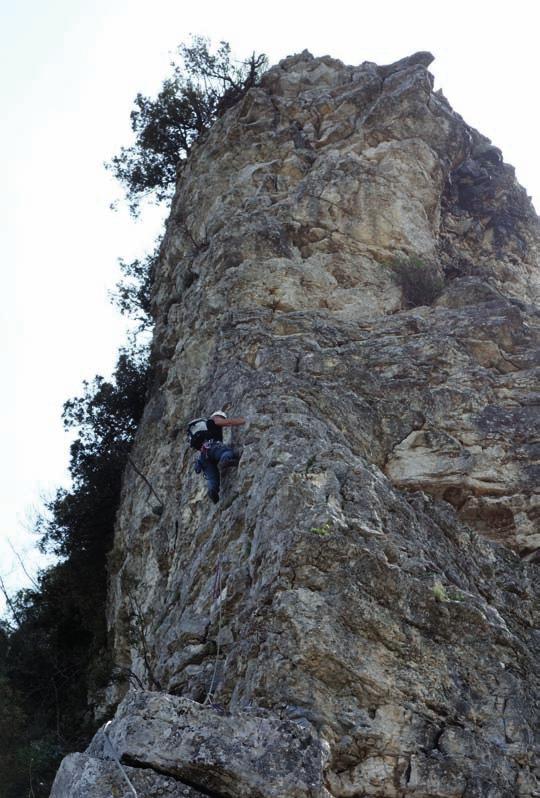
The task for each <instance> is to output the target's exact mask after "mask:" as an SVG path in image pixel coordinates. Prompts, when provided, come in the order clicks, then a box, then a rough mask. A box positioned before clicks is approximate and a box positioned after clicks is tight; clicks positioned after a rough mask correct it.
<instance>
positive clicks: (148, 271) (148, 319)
mask: <svg viewBox="0 0 540 798" xmlns="http://www.w3.org/2000/svg"><path fill="white" fill-rule="evenodd" d="M158 258H159V253H158V251H157V250H156V251H154V252H152V253H151V254H150V255H146V257H144V258H137V259H136V260H133V261H131V262H130V263H128V262H126V261H125V260H123V259H122V258H119V264H120V269H121V271H122V274H123V275H124V278H125V279H124V280H121V281H120V282H119V283H117V285H116V292H115V293H113V294H112V296H111V298H112V301H113V304H114V305H116V307H117V308H118V310H119V311H120V313H121V314H122V315H123V316H128V317H129V318H131V319H133V320H134V321H136V322H138V332H144V331H146V330H149V329H150V328H151V327H152V323H153V319H152V314H151V290H152V283H153V280H154V273H155V269H156V266H157V262H158Z"/></svg>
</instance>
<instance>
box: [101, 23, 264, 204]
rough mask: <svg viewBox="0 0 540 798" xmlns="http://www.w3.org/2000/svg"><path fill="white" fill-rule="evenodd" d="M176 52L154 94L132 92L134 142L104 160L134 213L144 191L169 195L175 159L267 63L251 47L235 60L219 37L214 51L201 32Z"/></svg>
mask: <svg viewBox="0 0 540 798" xmlns="http://www.w3.org/2000/svg"><path fill="white" fill-rule="evenodd" d="M178 55H179V56H180V62H175V61H173V62H172V63H171V67H172V75H171V76H170V77H168V78H167V79H166V80H165V81H164V82H163V86H162V88H161V91H160V92H159V94H158V95H157V97H156V98H155V99H151V98H150V97H145V96H144V95H142V94H137V97H136V98H135V108H134V110H133V111H132V112H131V128H132V130H133V132H134V133H135V144H134V145H132V146H131V147H122V149H121V151H120V154H119V155H116V156H114V157H113V158H112V160H111V162H110V163H109V164H107V168H108V169H110V170H111V171H112V173H113V174H114V175H115V177H116V178H118V180H119V181H120V183H122V184H123V186H124V188H125V190H126V196H127V199H128V202H129V207H130V210H131V212H132V213H133V214H134V215H136V214H137V212H138V208H139V203H140V200H141V199H142V197H144V196H148V195H149V194H153V196H154V198H155V200H156V201H157V202H161V201H162V200H165V199H168V198H170V197H171V195H172V191H173V189H174V184H175V180H176V170H177V165H178V162H179V161H181V160H183V159H185V158H186V157H187V155H188V153H189V151H190V149H191V147H192V145H193V142H194V141H196V140H197V139H198V138H199V136H201V135H202V134H203V133H204V132H205V131H206V130H208V128H209V127H210V126H211V125H212V123H213V122H214V120H215V119H216V118H217V117H218V116H220V115H221V114H223V113H224V112H225V111H226V110H227V109H228V108H230V107H231V106H233V105H234V104H235V103H236V102H238V100H240V99H241V98H242V97H243V96H244V94H245V93H246V92H247V91H248V90H249V89H250V88H251V87H252V86H255V85H257V82H258V81H259V79H260V76H261V74H262V72H263V70H264V69H265V68H266V66H267V63H268V62H267V59H266V56H265V55H264V54H259V55H255V53H253V54H252V55H251V56H250V58H248V59H247V60H245V61H240V62H238V61H236V60H235V59H233V57H232V55H231V48H230V45H229V44H228V43H227V42H223V41H222V42H220V45H219V47H218V48H217V50H216V51H215V52H214V53H213V52H211V49H210V42H209V40H208V39H206V38H204V37H203V36H195V37H192V40H191V43H190V44H189V45H187V44H182V45H180V46H179V48H178Z"/></svg>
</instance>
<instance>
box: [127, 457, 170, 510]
mask: <svg viewBox="0 0 540 798" xmlns="http://www.w3.org/2000/svg"><path fill="white" fill-rule="evenodd" d="M127 461H128V463H129V464H130V466H131V467H132V469H133V470H134V471H135V472H136V473H137V474H138V475H139V476H140V478H141V479H142V480H144V482H146V484H147V485H148V487H149V489H150V491H151V492H152V493H153V494H154V496H155V497H156V499H157V500H158V502H159V503H160V505H161V507H162V508H164V507H165V503H164V502H163V501H162V500H161V497H160V496H159V494H158V493H157V492H156V490H155V489H154V486H153V485H152V483H151V482H150V480H149V479H147V478H146V477H145V476H144V474H143V472H142V471H141V469H140V468H139V467H138V466H136V465H135V463H134V462H133V460H132V459H131V457H130V456H129V455H128V458H127Z"/></svg>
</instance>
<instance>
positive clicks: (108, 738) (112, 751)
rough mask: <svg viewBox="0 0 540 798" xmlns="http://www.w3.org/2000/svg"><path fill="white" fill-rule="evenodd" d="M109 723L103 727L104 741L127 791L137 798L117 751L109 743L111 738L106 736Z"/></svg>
mask: <svg viewBox="0 0 540 798" xmlns="http://www.w3.org/2000/svg"><path fill="white" fill-rule="evenodd" d="M110 723H111V721H110V720H109V721H108V722H107V723H106V724H105V726H104V727H103V736H104V737H105V739H106V740H107V742H108V744H109V748H110V749H111V753H112V755H113V758H114V760H115V762H116V764H117V765H118V767H119V768H120V772H121V774H122V776H123V777H124V779H125V780H126V783H127V785H128V787H129V789H130V790H131V792H132V793H133V795H134V796H135V798H138V796H137V790H136V789H135V787H134V786H133V784H132V783H131V781H130V778H129V776H128V774H127V773H126V771H125V770H124V767H123V765H122V763H121V762H120V757H119V756H118V751H117V750H116V748H115V747H114V745H113V744H112V742H111V738H110V737H109V735H108V734H107V727H108V726H109V724H110Z"/></svg>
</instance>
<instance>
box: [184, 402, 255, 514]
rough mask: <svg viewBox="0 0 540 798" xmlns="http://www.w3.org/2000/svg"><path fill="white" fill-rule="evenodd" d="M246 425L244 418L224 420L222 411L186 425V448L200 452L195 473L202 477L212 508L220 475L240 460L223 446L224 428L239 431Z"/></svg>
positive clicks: (216, 500) (228, 447) (216, 498)
mask: <svg viewBox="0 0 540 798" xmlns="http://www.w3.org/2000/svg"><path fill="white" fill-rule="evenodd" d="M245 423H246V419H245V418H227V414H226V413H224V412H223V411H222V410H216V411H215V412H214V413H212V415H211V416H209V417H208V418H195V419H193V421H190V422H189V424H188V425H187V437H188V441H189V445H190V446H191V447H192V448H193V449H196V450H197V451H198V452H199V456H198V458H197V460H196V462H195V471H196V472H197V474H200V473H201V472H202V473H203V474H204V478H205V479H206V482H207V486H208V496H209V497H210V499H211V500H212V501H213V502H214V504H217V503H218V501H219V488H220V482H221V479H220V475H221V473H223V471H224V470H225V469H227V468H232V467H233V466H236V465H238V460H239V457H238V455H237V454H236V452H235V451H234V449H232V448H231V447H230V446H226V445H225V444H224V443H223V427H240V426H241V425H242V424H245Z"/></svg>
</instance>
